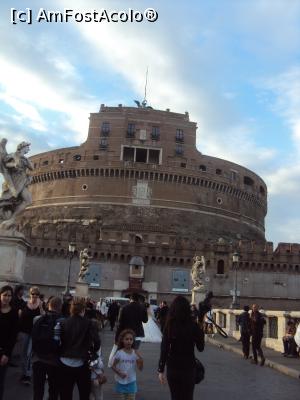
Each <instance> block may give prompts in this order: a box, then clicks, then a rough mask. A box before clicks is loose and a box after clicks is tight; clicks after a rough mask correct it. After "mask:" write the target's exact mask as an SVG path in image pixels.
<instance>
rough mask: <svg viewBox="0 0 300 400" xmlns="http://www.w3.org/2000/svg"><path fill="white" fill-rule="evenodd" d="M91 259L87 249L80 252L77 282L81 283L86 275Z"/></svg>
mask: <svg viewBox="0 0 300 400" xmlns="http://www.w3.org/2000/svg"><path fill="white" fill-rule="evenodd" d="M91 258H92V257H91V256H89V253H88V249H84V250H81V252H80V255H79V259H80V271H79V275H78V280H80V281H82V280H83V279H84V277H85V276H86V273H87V271H88V269H89V265H90V259H91Z"/></svg>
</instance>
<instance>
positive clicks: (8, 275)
mask: <svg viewBox="0 0 300 400" xmlns="http://www.w3.org/2000/svg"><path fill="white" fill-rule="evenodd" d="M28 247H30V244H29V243H28V242H27V241H26V240H25V238H24V236H23V235H22V234H21V233H20V232H16V231H7V230H2V229H0V284H1V285H3V284H7V283H8V284H17V283H22V282H23V280H24V279H23V278H24V266H25V258H26V252H27V248H28Z"/></svg>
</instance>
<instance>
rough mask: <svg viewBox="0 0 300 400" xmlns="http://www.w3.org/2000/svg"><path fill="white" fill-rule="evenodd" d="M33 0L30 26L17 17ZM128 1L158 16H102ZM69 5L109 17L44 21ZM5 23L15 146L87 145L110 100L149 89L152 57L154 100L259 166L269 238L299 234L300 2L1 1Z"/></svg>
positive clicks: (5, 90) (2, 55) (8, 133)
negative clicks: (91, 125) (91, 126)
mask: <svg viewBox="0 0 300 400" xmlns="http://www.w3.org/2000/svg"><path fill="white" fill-rule="evenodd" d="M12 8H14V9H15V10H16V11H15V12H14V16H15V22H16V23H15V24H13V23H12V22H11V9H12ZM26 8H28V9H29V10H30V11H32V19H33V21H32V24H27V23H26V22H19V21H18V20H17V15H18V11H21V10H23V11H25V10H26ZM129 8H131V9H132V10H134V11H139V12H141V13H143V12H144V10H146V9H147V8H153V9H155V10H156V11H157V14H158V18H157V20H156V21H155V22H148V21H147V20H146V19H145V18H144V20H143V21H142V22H108V21H105V20H104V16H105V15H108V16H109V15H110V13H111V12H114V11H116V12H118V11H125V12H128V9H129ZM64 9H69V10H73V12H72V11H70V13H71V14H73V15H74V14H75V13H76V12H78V13H79V17H80V14H85V13H88V12H91V11H94V10H96V11H97V12H98V14H97V15H96V17H97V18H98V19H99V17H100V15H102V17H103V20H102V22H75V21H74V19H72V17H71V18H70V20H69V22H60V23H55V22H47V21H46V18H45V15H46V13H47V12H48V11H54V12H62V13H63V12H64ZM104 9H105V10H106V11H107V14H105V13H104V12H103V10H104ZM38 17H40V22H38V21H37V19H38ZM21 18H23V19H24V18H25V16H24V15H23V16H21ZM0 29H1V37H0V39H1V44H0V128H1V134H0V136H4V137H7V138H9V146H8V150H11V151H12V150H14V148H15V146H16V144H17V143H18V142H20V141H22V140H27V141H30V142H31V143H32V151H31V154H35V153H38V152H42V151H46V150H49V149H55V148H58V147H64V146H72V145H77V144H80V143H82V142H83V141H84V140H85V139H86V136H87V127H88V116H89V113H90V112H97V111H98V110H99V105H100V104H101V103H105V104H106V105H112V106H116V105H117V104H119V103H122V104H124V105H128V106H133V105H134V103H133V99H136V98H139V99H142V98H143V95H144V82H145V71H146V69H147V67H148V68H149V78H148V95H147V98H148V102H149V104H150V105H152V106H153V107H154V108H157V109H166V108H170V109H171V111H176V112H181V113H184V112H185V111H189V113H190V118H191V119H192V120H193V121H196V122H197V123H198V131H197V147H198V149H199V150H200V151H201V152H202V153H204V154H209V155H211V156H216V157H220V158H224V159H227V160H230V161H233V162H236V163H239V164H242V165H244V166H246V167H248V168H250V169H252V170H253V171H255V172H256V173H258V174H259V175H260V176H261V177H262V178H263V179H264V180H265V182H266V184H267V185H268V196H269V197H268V204H269V211H268V216H267V219H266V237H267V239H268V240H270V241H273V242H274V243H275V244H276V243H278V242H300V215H299V201H300V158H299V155H300V57H299V56H300V0H197V1H196V0H190V1H179V0H172V1H171V0H163V1H162V0H160V1H156V0H145V1H144V0H139V1H127V0H122V1H121V0H119V1H113V0H103V1H102V0H72V1H70V0H51V1H50V0H49V1H47V0H39V1H38V0H22V1H21V0H1V3H0Z"/></svg>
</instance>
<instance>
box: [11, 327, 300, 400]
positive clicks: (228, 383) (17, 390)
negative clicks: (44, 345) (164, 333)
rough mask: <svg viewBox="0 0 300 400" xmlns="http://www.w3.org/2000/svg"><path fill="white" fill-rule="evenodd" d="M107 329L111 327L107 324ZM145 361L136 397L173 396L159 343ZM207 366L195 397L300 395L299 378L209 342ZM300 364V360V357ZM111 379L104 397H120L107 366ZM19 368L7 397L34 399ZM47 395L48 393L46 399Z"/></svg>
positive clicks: (107, 335)
mask: <svg viewBox="0 0 300 400" xmlns="http://www.w3.org/2000/svg"><path fill="white" fill-rule="evenodd" d="M106 329H107V328H106ZM101 337H102V344H103V352H104V358H105V361H106V363H107V359H108V355H109V353H110V350H111V347H112V343H113V334H112V333H111V332H109V331H107V330H105V331H104V332H102V335H101ZM140 351H141V353H142V355H143V357H144V361H145V368H144V371H143V372H141V373H138V386H139V393H138V395H137V398H136V400H169V399H170V396H169V391H168V387H167V386H161V385H160V383H159V382H158V379H157V373H156V370H157V362H158V356H159V345H158V344H150V343H144V344H142V346H141V349H140ZM199 358H200V359H201V360H202V362H203V364H204V365H205V368H206V377H205V380H204V381H203V382H202V383H201V384H200V385H197V386H196V389H195V396H194V399H195V400H198V399H218V398H222V399H226V400H241V399H242V400H252V399H255V400H291V399H295V400H296V399H298V398H299V385H300V382H299V380H297V379H295V378H291V377H289V376H286V375H284V374H282V373H280V372H278V371H276V370H274V369H271V368H268V367H260V366H256V365H252V364H250V362H249V361H246V360H243V359H242V358H241V357H240V355H238V354H235V353H234V352H229V351H226V350H225V349H224V347H223V348H222V347H219V346H213V345H211V344H209V343H207V345H206V348H205V351H204V352H203V353H201V354H200V355H199ZM296 361H298V363H299V364H300V360H296ZM106 375H107V377H108V383H107V384H105V385H104V400H116V399H117V398H118V397H117V396H116V395H115V394H114V381H113V374H112V372H111V371H110V370H109V369H108V368H107V369H106ZM19 377H20V372H19V368H9V370H8V376H7V382H6V392H5V396H4V400H17V399H21V400H31V399H32V388H31V387H24V385H22V384H21V383H19ZM46 398H47V396H45V399H46ZM77 399H78V396H77V392H76V391H74V400H77Z"/></svg>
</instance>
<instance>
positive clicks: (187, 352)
mask: <svg viewBox="0 0 300 400" xmlns="http://www.w3.org/2000/svg"><path fill="white" fill-rule="evenodd" d="M195 345H196V347H197V349H198V350H199V351H203V350H204V333H203V330H202V329H200V327H199V325H198V324H197V323H196V322H195V321H193V318H192V314H191V309H190V304H189V302H188V300H187V299H186V298H184V297H183V296H177V297H176V298H175V299H174V301H173V303H172V304H171V306H170V309H169V313H168V317H167V321H166V325H165V329H164V333H163V338H162V343H161V351H160V359H159V367H158V373H159V376H158V377H159V380H160V382H161V383H162V384H163V383H165V382H166V379H165V375H164V369H165V365H167V381H168V384H169V388H170V392H171V399H172V400H193V393H194V386H195V373H196V362H195V354H194V347H195Z"/></svg>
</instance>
